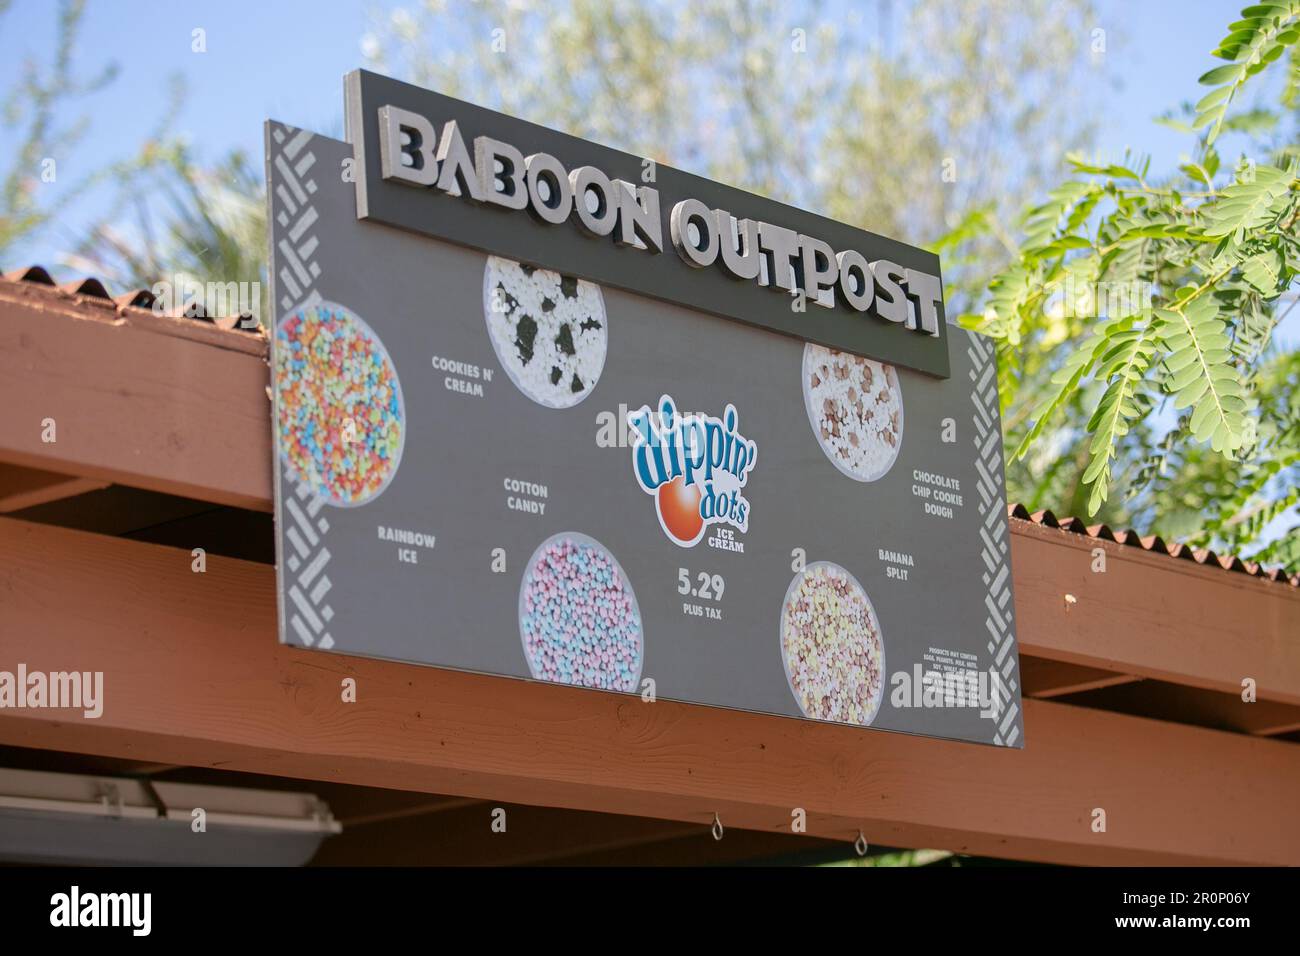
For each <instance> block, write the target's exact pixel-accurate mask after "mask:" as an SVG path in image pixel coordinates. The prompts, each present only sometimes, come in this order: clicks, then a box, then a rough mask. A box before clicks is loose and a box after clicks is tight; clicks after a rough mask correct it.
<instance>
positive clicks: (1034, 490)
mask: <svg viewBox="0 0 1300 956" xmlns="http://www.w3.org/2000/svg"><path fill="white" fill-rule="evenodd" d="M1288 49H1292V50H1293V52H1292V55H1291V58H1290V62H1289V63H1286V64H1285V65H1286V67H1287V69H1288V71H1289V74H1290V76H1289V78H1288V82H1287V83H1286V84H1283V86H1282V91H1281V95H1282V96H1283V97H1292V98H1293V100H1300V94H1297V93H1295V89H1300V85H1297V84H1298V83H1300V79H1293V78H1296V77H1300V73H1298V72H1297V69H1298V68H1297V66H1296V63H1297V62H1298V61H1297V56H1300V54H1297V53H1296V52H1294V51H1295V50H1297V49H1300V0H1286V2H1274V3H1263V4H1257V5H1255V6H1252V7H1247V8H1246V10H1244V11H1243V12H1242V18H1241V19H1240V20H1239V21H1237V22H1236V23H1233V24H1232V25H1231V26H1230V27H1229V32H1228V36H1227V37H1226V38H1225V39H1224V41H1223V42H1222V43H1221V44H1220V46H1219V49H1218V50H1216V51H1215V53H1216V55H1217V56H1219V57H1220V58H1221V59H1224V60H1227V61H1228V62H1227V63H1226V64H1224V65H1222V66H1219V67H1216V68H1215V69H1213V70H1210V71H1209V72H1208V73H1206V74H1205V75H1204V76H1202V77H1201V82H1202V83H1203V84H1205V85H1208V86H1211V87H1213V89H1211V90H1210V91H1209V92H1208V93H1206V94H1205V95H1204V96H1202V97H1201V99H1200V101H1199V102H1198V103H1197V104H1196V106H1195V107H1194V108H1192V110H1193V112H1194V113H1195V116H1196V119H1195V122H1194V123H1193V124H1192V125H1191V126H1189V127H1187V128H1186V132H1188V133H1190V134H1192V135H1195V136H1196V138H1197V139H1196V143H1195V151H1194V153H1193V154H1192V155H1191V156H1188V157H1186V158H1184V160H1183V162H1182V163H1181V164H1180V166H1179V167H1178V170H1177V172H1175V173H1172V174H1170V175H1168V176H1167V177H1165V178H1163V179H1161V180H1159V181H1153V180H1152V179H1151V171H1150V168H1149V163H1147V162H1145V161H1138V160H1134V159H1133V158H1132V157H1128V156H1126V157H1125V158H1124V160H1123V161H1122V162H1113V163H1112V162H1103V161H1095V160H1094V161H1085V160H1083V159H1081V158H1079V157H1070V167H1071V172H1072V176H1071V177H1070V178H1069V179H1068V180H1066V181H1065V182H1063V183H1062V184H1061V185H1060V186H1058V187H1057V188H1056V189H1054V190H1052V191H1051V192H1050V193H1049V194H1048V195H1047V197H1046V201H1044V202H1042V203H1040V204H1038V205H1035V206H1033V207H1032V208H1030V209H1029V210H1028V211H1027V212H1026V213H1025V219H1024V223H1023V239H1022V242H1021V244H1020V248H1019V255H1018V258H1017V261H1016V262H1015V263H1013V264H1012V265H1011V266H1010V267H1009V268H1007V269H1005V270H1004V271H1003V272H1002V273H1001V274H1000V275H999V276H997V277H995V278H994V280H993V281H992V282H991V283H990V284H989V288H988V294H987V297H986V299H985V305H984V308H983V310H982V311H981V312H978V313H975V314H973V315H969V316H965V317H963V320H962V321H963V323H964V324H966V325H968V326H970V327H973V328H976V329H979V330H981V331H984V332H986V333H988V334H989V335H992V336H994V337H995V338H997V339H999V340H1000V343H1001V345H1000V350H999V351H1000V354H1001V356H1002V358H1003V359H1004V365H1005V369H1000V372H999V374H1000V376H1001V375H1004V374H1005V375H1006V376H1007V377H1008V379H1010V380H1009V381H1007V380H1006V379H1004V380H1003V381H1004V382H1005V383H1006V384H1005V388H1004V395H1003V400H1004V406H1005V408H1004V415H1003V420H1004V423H1005V425H1006V428H1007V430H1008V433H1009V434H1008V438H1009V440H1010V441H1013V442H1015V445H1016V450H1015V453H1014V455H1013V456H1012V458H1013V462H1012V463H1009V466H1008V467H1009V471H1010V469H1011V468H1012V466H1013V465H1014V467H1015V468H1019V469H1028V472H1029V474H1028V475H1024V476H1018V477H1017V479H1016V480H1017V481H1018V482H1019V483H1020V485H1021V488H1022V489H1023V488H1028V489H1029V494H1030V495H1041V494H1047V495H1048V496H1049V497H1051V498H1053V499H1054V500H1052V501H1050V504H1051V506H1052V507H1058V506H1059V507H1068V508H1070V509H1071V510H1073V509H1075V508H1081V509H1086V511H1087V512H1088V513H1089V514H1092V515H1095V514H1098V513H1101V512H1105V514H1106V519H1107V520H1125V518H1118V517H1117V516H1119V515H1131V514H1132V512H1131V511H1129V510H1128V509H1129V508H1130V507H1132V506H1133V505H1131V504H1130V503H1131V502H1134V501H1135V500H1136V499H1137V497H1138V496H1139V495H1142V496H1143V500H1145V501H1146V502H1148V504H1146V505H1144V507H1147V508H1150V509H1151V510H1150V511H1149V512H1148V514H1149V517H1150V518H1152V519H1155V520H1156V521H1158V522H1160V523H1161V524H1163V525H1164V527H1163V528H1162V529H1161V530H1162V532H1163V533H1169V529H1170V527H1177V528H1180V529H1182V531H1183V533H1184V534H1186V535H1188V536H1190V537H1194V538H1195V539H1197V540H1198V541H1200V542H1202V543H1213V542H1219V543H1221V544H1225V543H1226V544H1228V545H1231V546H1233V547H1236V548H1241V547H1243V546H1249V545H1254V546H1256V547H1257V549H1258V551H1257V553H1258V554H1259V555H1270V556H1273V557H1277V558H1282V559H1284V560H1292V557H1291V556H1295V558H1294V559H1295V560H1300V527H1297V528H1296V529H1294V530H1293V531H1292V532H1291V538H1294V539H1296V543H1295V544H1294V545H1292V544H1269V545H1268V546H1267V547H1266V548H1264V547H1260V546H1259V545H1260V544H1261V539H1260V538H1259V536H1260V535H1261V534H1262V533H1263V532H1264V530H1265V527H1266V526H1267V525H1268V523H1269V522H1270V521H1272V520H1274V519H1277V518H1279V517H1280V516H1281V515H1282V514H1283V513H1286V512H1289V510H1290V509H1292V508H1293V506H1294V505H1295V503H1296V502H1297V501H1298V500H1300V494H1297V492H1296V489H1297V487H1300V396H1297V394H1296V392H1297V386H1298V385H1300V357H1298V355H1300V353H1297V352H1296V351H1294V350H1293V351H1291V352H1285V353H1280V352H1279V351H1278V349H1277V348H1276V347H1275V346H1274V345H1272V344H1271V342H1272V338H1273V329H1274V327H1275V326H1276V325H1277V323H1278V322H1279V320H1280V318H1281V317H1282V316H1283V315H1284V314H1285V313H1286V312H1287V311H1288V310H1289V309H1291V308H1292V307H1294V306H1295V305H1296V295H1295V291H1296V279H1297V274H1298V273H1300V229H1297V221H1298V220H1300V145H1297V144H1296V143H1295V141H1294V139H1295V136H1294V130H1295V125H1296V124H1295V121H1294V118H1293V120H1292V122H1291V123H1290V124H1287V125H1283V124H1282V123H1281V118H1282V117H1281V115H1280V114H1279V113H1277V112H1275V111H1269V110H1266V109H1262V108H1260V107H1258V106H1256V107H1254V108H1252V109H1250V110H1248V111H1245V112H1237V113H1231V112H1230V108H1231V106H1232V105H1233V103H1234V102H1235V100H1236V98H1237V96H1238V94H1239V93H1240V91H1241V89H1242V87H1243V86H1244V85H1245V84H1246V82H1247V81H1248V80H1249V79H1250V78H1251V77H1254V76H1256V75H1258V74H1259V73H1260V72H1261V71H1263V70H1264V69H1266V68H1267V67H1268V66H1269V64H1271V63H1275V62H1278V61H1280V60H1281V58H1282V57H1283V56H1284V54H1285V53H1286V51H1287V50H1288ZM1228 129H1232V130H1236V131H1238V132H1239V133H1240V134H1242V135H1247V136H1251V135H1257V134H1259V133H1260V132H1261V131H1263V132H1267V133H1269V134H1270V135H1275V136H1276V135H1284V132H1289V133H1290V135H1291V139H1290V140H1284V141H1283V142H1282V143H1280V144H1279V145H1278V146H1277V147H1276V148H1275V149H1274V150H1273V151H1272V153H1271V155H1269V156H1268V157H1267V159H1266V161H1263V162H1259V161H1255V160H1252V159H1249V158H1247V157H1245V156H1242V157H1241V158H1240V159H1239V160H1238V161H1237V162H1236V163H1235V164H1233V166H1232V167H1231V175H1230V176H1228V175H1225V172H1227V171H1226V170H1225V171H1224V172H1221V169H1220V167H1221V162H1220V157H1219V154H1218V152H1217V151H1216V149H1215V147H1214V145H1213V143H1214V139H1215V137H1216V136H1217V135H1218V134H1219V133H1220V132H1221V131H1223V130H1228ZM1197 131H1199V132H1197ZM1223 165H1226V164H1223ZM1225 180H1226V181H1225ZM1081 292H1083V293H1086V294H1080V293H1081ZM1134 292H1136V294H1133V293H1134ZM1071 447H1073V448H1074V449H1075V452H1074V453H1073V454H1072V455H1071V454H1065V453H1064V451H1065V449H1069V448H1071ZM1120 481H1125V482H1126V483H1127V485H1128V494H1127V495H1125V496H1113V495H1111V493H1110V492H1111V489H1112V488H1113V487H1114V486H1115V485H1116V484H1117V483H1118V482H1120ZM1063 482H1064V483H1063ZM1071 482H1072V484H1071ZM1135 486H1137V487H1135ZM1038 503H1039V504H1040V506H1041V502H1038Z"/></svg>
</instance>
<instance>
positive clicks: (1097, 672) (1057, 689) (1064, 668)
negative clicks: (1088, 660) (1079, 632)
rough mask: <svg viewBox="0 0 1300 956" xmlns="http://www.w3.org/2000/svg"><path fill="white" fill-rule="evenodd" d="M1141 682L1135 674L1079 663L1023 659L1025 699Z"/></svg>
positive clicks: (1021, 673) (1021, 669)
mask: <svg viewBox="0 0 1300 956" xmlns="http://www.w3.org/2000/svg"><path fill="white" fill-rule="evenodd" d="M1141 679H1142V678H1140V677H1134V676H1133V675H1132V674H1117V673H1115V672H1114V671H1106V670H1102V669H1101V668H1099V667H1080V666H1079V665H1078V664H1065V663H1062V662H1061V661H1053V660H1048V659H1047V658H1044V657H1026V656H1024V655H1023V654H1022V655H1021V656H1020V687H1021V690H1022V692H1023V693H1024V694H1025V696H1027V697H1037V698H1039V699H1041V700H1047V699H1049V698H1052V697H1063V696H1065V695H1066V694H1078V693H1081V692H1082V691H1087V690H1096V689H1098V688H1099V687H1114V686H1116V685H1119V684H1131V683H1133V682H1135V681H1140V680H1141Z"/></svg>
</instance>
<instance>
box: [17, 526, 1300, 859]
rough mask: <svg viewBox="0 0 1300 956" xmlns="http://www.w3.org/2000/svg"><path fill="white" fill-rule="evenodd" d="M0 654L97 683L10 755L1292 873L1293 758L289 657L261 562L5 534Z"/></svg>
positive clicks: (1100, 729)
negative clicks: (652, 697) (345, 689)
mask: <svg viewBox="0 0 1300 956" xmlns="http://www.w3.org/2000/svg"><path fill="white" fill-rule="evenodd" d="M1023 566H1024V565H1023V563H1022V564H1021V567H1023ZM1225 577H1231V576H1225ZM1032 593H1033V592H1032V590H1031V591H1030V594H1031V595H1032ZM1154 600H1156V601H1157V602H1159V600H1160V597H1159V595H1156V596H1155V597H1154ZM1265 623H1267V622H1265ZM1138 626H1141V622H1139V625H1138ZM0 634H3V635H4V642H3V649H2V650H0V654H3V662H0V666H3V667H12V666H14V665H16V664H17V663H18V662H23V663H25V664H26V665H27V666H28V667H29V668H30V669H33V670H47V671H53V670H69V669H75V670H81V671H86V670H89V671H103V672H104V675H105V698H106V699H105V706H104V713H103V716H102V717H101V718H99V719H97V720H87V719H84V718H83V717H81V716H80V714H79V713H75V712H67V711H59V712H54V711H42V710H26V709H24V710H10V709H6V710H0V743H4V744H10V745H14V746H23V747H37V748H47V749H58V750H67V751H75V752H82V753H89V754H104V755H112V756H117V757H122V758H127V759H132V760H148V761H156V762H159V763H177V764H192V765H198V766H211V767H219V768H222V769H229V770H242V771H248V772H255V773H268V774H276V775H281V776H295V777H301V778H307V779H319V780H334V781H339V782H345V783H354V784H362V785H368V786H377V787H389V788H394V789H405V790H422V791H426V792H430V793H439V794H450V795H456V796H462V797H469V798H477V799H491V800H496V801H506V802H510V803H519V804H530V805H537V806H553V807H568V808H573V809H582V810H596V811H605V812H612V813H622V814H631V815H637V816H647V817H655V818H660V819H671V820H680V821H683V822H687V823H691V824H693V825H697V826H707V825H708V824H709V822H711V821H712V819H713V815H714V813H717V814H719V815H720V816H721V819H722V821H723V823H724V825H726V826H728V827H732V828H740V829H753V830H762V831H768V832H772V833H785V832H789V827H790V821H791V811H792V810H793V809H794V808H803V809H804V810H805V811H806V812H807V820H808V833H809V834H811V835H815V836H822V837H826V838H828V839H834V840H843V841H851V840H853V839H854V838H855V837H856V835H857V833H858V831H859V829H861V830H862V831H863V832H864V833H865V834H866V836H867V839H868V840H869V841H870V842H872V843H876V844H880V845H888V846H904V847H909V846H910V847H933V848H940V849H949V850H954V851H957V852H966V853H975V854H980V855H987V856H1002V857H1012V858H1017V859H1026V860H1044V861H1055V862H1061V863H1097V864H1100V863H1110V864H1124V863H1148V864H1161V863H1164V864H1178V863H1223V864H1229V863H1264V864H1285V863H1297V862H1300V817H1297V816H1296V814H1295V813H1294V794H1295V793H1296V792H1297V791H1298V790H1300V747H1295V746H1293V745H1291V744H1289V743H1283V742H1279V741H1274V740H1265V739H1260V738H1257V737H1249V736H1245V735H1237V734H1227V733H1219V732H1215V731H1209V730H1203V729H1200V728H1194V727H1185V726H1180V725H1175V724H1168V723H1164V722H1160V721H1153V720H1144V719H1141V718H1136V717H1128V716H1124V715H1119V714H1112V713H1107V712H1104V711H1098V710H1091V709H1086V708H1080V707H1070V706H1066V705H1062V704H1055V703H1052V702H1049V701H1037V700H1027V701H1025V729H1026V748H1025V749H1024V750H1023V751H1019V750H1006V749H1001V748H992V747H983V746H978V745H972V744H962V743H955V742H950V741H942V740H931V739H925V738H919V737H912V736H908V735H905V734H891V733H879V732H871V731H863V730H859V729H854V728H848V727H838V726H833V725H830V724H822V723H815V722H809V721H800V720H793V719H788V718H781V717H768V716H762V715H755V714H746V713H740V712H735V711H729V710H721V709H712V708H707V707H697V706H690V705H684V704H673V703H668V702H664V701H660V702H658V703H655V704H645V703H643V702H641V700H640V699H639V698H636V697H626V696H620V695H609V694H603V693H599V692H595V691H588V690H581V689H577V688H564V687H555V686H548V685H543V684H537V683H532V682H527V681H515V680H508V679H503V678H495V677H487V676H483V675H475V674H463V673H456V672H452V671H445V670H438V669H435V668H427V667H415V666H407V665H401V664H394V663H390V662H384V661H375V660H362V659H358V658H351V657H345V656H342V655H329V654H323V653H318V652H311V651H304V650H299V649H296V648H289V647H281V646H279V645H278V644H277V643H276V639H275V634H276V630H275V593H274V581H273V572H272V570H271V569H270V568H269V567H267V566H265V565H260V564H254V563H250V562H244V561H238V560H235V559H228V558H220V557H215V556H210V557H209V559H208V563H207V572H206V573H205V574H194V573H192V572H191V570H190V558H189V554H188V552H186V551H183V550H176V549H170V548H165V547H161V546H158V545H151V544H144V543H140V542H133V541H126V540H122V539H114V538H107V537H100V536H96V535H91V534H86V533H84V532H78V531H72V530H66V529H60V528H51V527H44V526H38V525H32V524H29V523H26V522H20V521H15V520H12V519H0ZM1088 636H1089V637H1090V639H1092V640H1098V637H1097V635H1096V634H1095V633H1092V632H1089V634H1088ZM1293 636H1294V632H1292V637H1293ZM1124 640H1127V641H1128V642H1130V643H1141V642H1142V641H1143V640H1145V635H1144V634H1141V633H1140V632H1139V631H1137V630H1136V629H1135V628H1134V627H1129V628H1128V629H1127V630H1125V631H1124V632H1123V633H1121V634H1120V635H1117V636H1116V637H1115V638H1114V639H1113V643H1114V644H1115V645H1116V646H1118V645H1119V644H1120V643H1121V642H1122V641H1124ZM1261 676H1262V675H1261ZM347 677H351V678H353V679H355V680H356V681H357V688H358V700H357V702H356V703H351V704H349V703H343V702H342V700H341V696H342V695H341V693H340V691H341V682H342V680H343V679H344V678H347ZM1261 781H1267V785H1262V784H1261ZM1097 808H1100V809H1104V810H1105V812H1106V816H1107V828H1106V832H1104V833H1095V832H1093V830H1092V820H1093V812H1094V809H1097Z"/></svg>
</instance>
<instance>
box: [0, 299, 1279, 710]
mask: <svg viewBox="0 0 1300 956" xmlns="http://www.w3.org/2000/svg"><path fill="white" fill-rule="evenodd" d="M268 382H269V376H268V369H267V366H266V342H265V340H264V339H263V338H260V337H258V336H253V335H249V334H245V333H239V332H230V331H222V330H220V329H216V328H214V327H212V326H209V325H205V324H203V323H200V322H195V321H190V320H186V319H172V318H167V317H163V316H155V315H153V314H151V313H149V312H145V311H142V310H124V311H122V312H120V313H118V312H114V310H112V309H110V308H103V307H90V306H86V305H77V304H76V303H74V302H72V301H71V300H70V299H68V297H67V296H63V295H62V294H59V293H55V292H53V291H51V290H48V289H45V288H43V287H31V288H26V287H25V286H24V284H22V283H0V461H8V462H11V463H14V464H19V465H25V466H28V467H32V468H42V469H47V470H51V471H56V472H60V473H63V474H67V475H74V476H79V477H83V478H92V479H101V480H111V481H114V482H119V483H122V484H127V485H133V486H136V487H140V488H147V489H151V490H157V491H165V492H169V493H172V494H179V495H186V496H190V497H195V498H199V499H201V500H206V501H212V502H216V503H220V504H230V505H236V506H240V507H244V508H249V509H253V510H259V511H270V510H271V507H272V503H271V422H270V404H269V401H268V398H267V388H268ZM47 417H48V418H53V419H55V421H56V425H57V428H58V431H57V436H58V440H57V441H56V442H52V443H46V442H43V441H42V440H41V433H42V426H41V422H42V421H43V420H44V419H45V418H47ZM1011 529H1012V536H1011V540H1012V566H1013V571H1014V580H1015V594H1016V614H1017V628H1018V636H1019V640H1020V648H1021V653H1022V655H1024V656H1026V657H1037V658H1043V659H1048V660H1054V661H1059V662H1062V663H1065V664H1074V665H1079V666H1082V667H1090V668H1095V669H1097V670H1101V671H1108V672H1113V673H1118V674H1125V675H1131V676H1136V677H1152V678H1157V679H1160V680H1167V681H1172V682H1175V683H1183V684H1188V685H1190V686H1194V687H1200V688H1203V689H1208V690H1214V691H1219V692H1224V693H1240V690H1241V682H1242V680H1244V679H1246V678H1250V679H1253V680H1254V681H1256V683H1257V693H1258V695H1259V698H1260V699H1261V700H1267V701H1273V702H1276V703H1283V704H1291V705H1300V588H1294V587H1288V586H1286V585H1283V584H1277V583H1274V582H1269V581H1264V580H1260V579H1257V578H1252V577H1249V576H1247V575H1244V574H1232V573H1227V572H1225V571H1223V570H1222V569H1220V568H1217V567H1205V566H1201V565H1198V564H1196V563H1194V562H1192V561H1184V560H1175V559H1172V558H1169V557H1167V556H1162V555H1154V554H1148V553H1146V552H1144V551H1142V550H1141V549H1138V548H1134V547H1123V546H1120V545H1117V544H1114V543H1110V542H1103V541H1097V540H1093V539H1090V538H1087V537H1084V536H1081V535H1078V534H1070V533H1067V532H1063V531H1058V530H1054V529H1050V528H1045V527H1041V526H1038V525H1035V524H1032V523H1030V522H1025V521H1019V520H1013V521H1012V522H1011ZM201 544H202V542H196V545H199V546H201ZM1098 548H1099V549H1101V550H1102V551H1104V552H1105V555H1106V559H1107V563H1106V568H1107V570H1106V571H1105V572H1096V571H1094V570H1093V569H1094V567H1095V566H1096V564H1097V562H1096V559H1095V557H1094V551H1095V549H1098ZM1067 596H1068V597H1067ZM1071 599H1072V600H1071ZM1029 732H1031V733H1032V728H1029Z"/></svg>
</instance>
